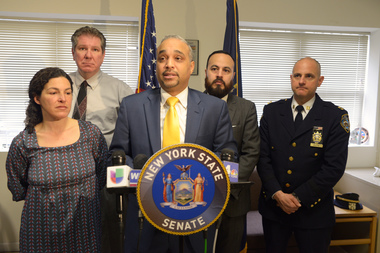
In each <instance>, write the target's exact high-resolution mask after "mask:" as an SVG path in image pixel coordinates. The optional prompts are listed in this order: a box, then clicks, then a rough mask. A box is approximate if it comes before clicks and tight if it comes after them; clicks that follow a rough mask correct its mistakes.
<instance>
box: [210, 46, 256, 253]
mask: <svg viewBox="0 0 380 253" xmlns="http://www.w3.org/2000/svg"><path fill="white" fill-rule="evenodd" d="M234 65H235V63H234V60H233V58H232V57H231V55H230V54H229V53H228V52H225V51H223V50H219V51H214V52H213V53H211V54H210V56H209V57H208V59H207V64H206V70H205V72H206V78H205V88H206V92H207V93H208V94H210V95H212V96H215V97H218V98H220V99H222V100H224V101H226V102H227V106H228V111H229V115H230V118H231V121H232V131H233V134H234V138H235V140H236V142H237V145H238V154H239V182H247V181H248V180H249V177H250V176H251V174H252V172H253V170H254V168H255V166H256V164H257V161H258V160H259V151H260V134H259V128H258V126H257V113H256V106H255V104H254V103H253V102H251V101H249V100H246V99H244V98H240V97H238V96H235V95H234V94H232V93H231V90H232V89H233V85H234V84H233V80H234V76H235V72H234ZM249 188H250V186H249V185H246V186H242V187H232V188H231V193H230V200H229V202H228V205H227V207H226V209H225V211H224V213H223V215H222V223H221V225H220V228H219V231H218V238H217V242H216V252H218V253H231V252H239V251H240V250H241V248H242V247H241V245H242V239H243V238H244V233H245V226H246V218H247V212H248V211H249V210H250V207H251V196H250V189H249Z"/></svg>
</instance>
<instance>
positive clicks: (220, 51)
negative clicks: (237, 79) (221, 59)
mask: <svg viewBox="0 0 380 253" xmlns="http://www.w3.org/2000/svg"><path fill="white" fill-rule="evenodd" d="M214 54H226V55H229V56H230V57H231V59H232V60H233V61H234V64H235V59H234V57H232V55H231V54H230V53H229V52H227V51H224V50H216V51H214V52H212V53H211V54H210V55H209V56H208V58H207V62H206V69H207V67H208V62H209V60H210V58H211V56H213V55H214Z"/></svg>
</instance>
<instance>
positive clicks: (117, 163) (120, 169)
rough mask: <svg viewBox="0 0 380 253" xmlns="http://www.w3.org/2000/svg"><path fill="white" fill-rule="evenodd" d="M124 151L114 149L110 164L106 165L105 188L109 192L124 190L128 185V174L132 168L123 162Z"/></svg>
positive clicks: (124, 158) (121, 191)
mask: <svg viewBox="0 0 380 253" xmlns="http://www.w3.org/2000/svg"><path fill="white" fill-rule="evenodd" d="M125 160H126V157H125V153H124V151H123V150H115V151H114V152H113V153H112V156H111V161H112V166H109V167H107V190H108V191H110V192H111V193H123V192H126V189H123V188H125V187H128V186H129V180H128V176H129V173H130V172H131V170H132V168H131V167H129V166H128V165H126V164H125Z"/></svg>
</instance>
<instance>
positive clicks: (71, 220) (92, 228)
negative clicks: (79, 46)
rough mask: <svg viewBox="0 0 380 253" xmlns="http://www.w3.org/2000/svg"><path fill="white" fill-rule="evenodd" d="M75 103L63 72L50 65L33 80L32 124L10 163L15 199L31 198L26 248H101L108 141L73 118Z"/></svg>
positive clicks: (25, 219) (24, 222)
mask: <svg viewBox="0 0 380 253" xmlns="http://www.w3.org/2000/svg"><path fill="white" fill-rule="evenodd" d="M71 101H72V81H71V79H70V77H69V76H68V75H67V74H66V73H65V72H64V71H63V70H61V69H59V68H45V69H42V70H40V71H38V72H37V73H36V74H35V76H34V77H33V78H32V80H31V82H30V85H29V105H28V108H27V109H26V119H25V125H26V127H25V129H24V130H23V131H21V132H20V133H19V134H18V135H17V136H16V137H15V138H14V139H13V141H12V144H11V146H10V149H9V152H8V157H7V161H6V170H7V176H8V188H9V190H10V191H11V192H12V195H13V200H14V201H20V200H25V203H24V207H23V211H22V217H21V228H20V251H21V252H44V253H47V252H100V242H101V221H100V202H99V191H100V189H101V188H102V187H103V186H104V185H105V176H106V159H107V144H106V141H105V139H104V137H103V135H102V133H101V132H100V130H99V129H98V127H96V126H95V125H93V124H91V123H89V122H86V121H77V120H75V119H71V118H69V117H68V114H69V112H70V107H71Z"/></svg>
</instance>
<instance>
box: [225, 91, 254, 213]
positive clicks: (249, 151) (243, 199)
mask: <svg viewBox="0 0 380 253" xmlns="http://www.w3.org/2000/svg"><path fill="white" fill-rule="evenodd" d="M227 106H228V112H229V115H230V118H231V122H232V131H233V134H234V138H235V140H236V143H237V145H238V154H239V181H240V182H247V181H249V177H250V176H251V174H252V172H253V170H254V168H255V166H256V164H257V161H258V160H259V154H260V133H259V128H258V124H257V113H256V106H255V104H254V103H253V102H251V101H249V100H246V99H244V98H240V97H238V96H235V95H233V94H229V95H228V98H227ZM250 207H251V196H250V186H244V187H243V188H241V187H237V188H235V187H232V188H231V196H230V200H229V202H228V205H227V208H226V210H225V211H224V213H225V214H226V215H227V216H229V217H236V216H240V215H245V214H246V213H247V212H248V211H249V210H250Z"/></svg>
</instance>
